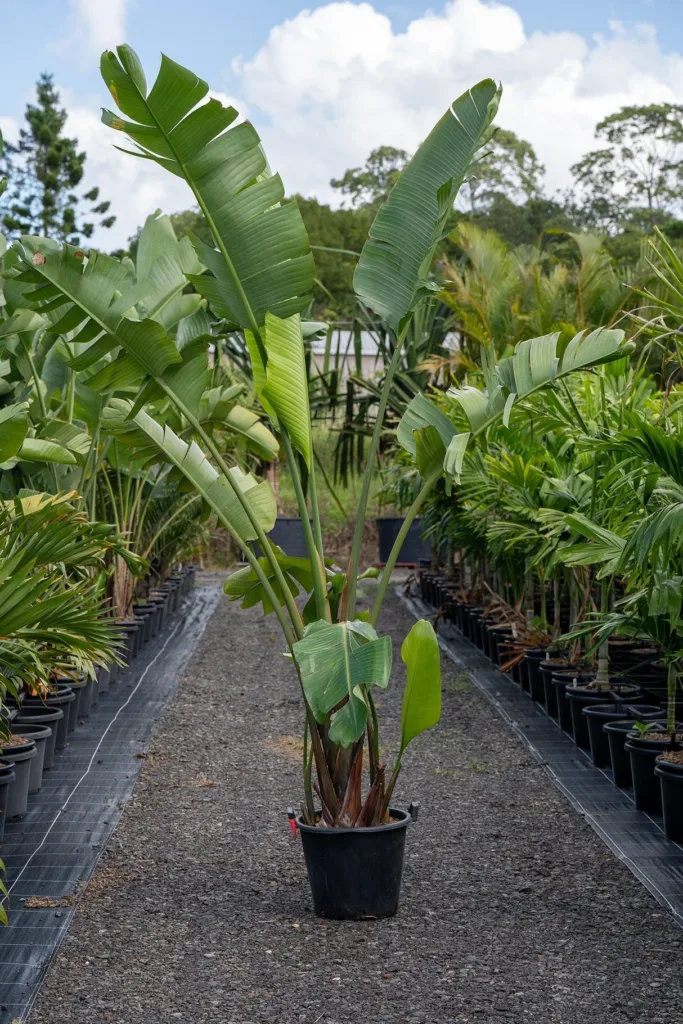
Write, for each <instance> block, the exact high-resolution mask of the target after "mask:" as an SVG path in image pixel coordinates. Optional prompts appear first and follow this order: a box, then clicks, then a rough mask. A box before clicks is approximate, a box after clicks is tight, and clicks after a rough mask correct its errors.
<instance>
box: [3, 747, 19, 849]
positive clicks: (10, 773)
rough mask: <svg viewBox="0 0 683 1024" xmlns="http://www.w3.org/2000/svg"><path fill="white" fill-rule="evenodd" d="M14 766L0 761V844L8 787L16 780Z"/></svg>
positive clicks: (5, 815) (8, 762) (5, 816)
mask: <svg viewBox="0 0 683 1024" xmlns="http://www.w3.org/2000/svg"><path fill="white" fill-rule="evenodd" d="M16 777H17V776H16V773H15V771H14V765H13V764H12V762H11V761H0V843H1V842H2V840H3V837H4V834H5V820H6V818H7V798H8V796H9V791H10V786H11V785H12V783H13V782H14V781H15V779H16Z"/></svg>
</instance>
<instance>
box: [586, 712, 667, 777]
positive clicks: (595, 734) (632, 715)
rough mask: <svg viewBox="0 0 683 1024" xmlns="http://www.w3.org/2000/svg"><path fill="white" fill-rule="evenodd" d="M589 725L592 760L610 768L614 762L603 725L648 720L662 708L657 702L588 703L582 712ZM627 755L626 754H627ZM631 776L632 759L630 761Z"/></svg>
mask: <svg viewBox="0 0 683 1024" xmlns="http://www.w3.org/2000/svg"><path fill="white" fill-rule="evenodd" d="M581 713H582V714H583V716H584V718H585V719H586V724H587V726H588V739H589V741H590V752H591V760H592V761H593V764H594V765H595V767H596V768H609V767H611V764H612V759H611V756H610V747H609V739H608V736H607V733H606V732H605V730H604V728H603V726H604V725H605V724H606V723H608V722H618V721H622V720H623V721H628V722H634V721H635V720H636V719H640V720H641V721H647V718H648V716H649V717H650V718H652V717H653V715H654V716H656V717H659V716H660V715H661V713H662V709H661V708H660V707H657V705H656V704H622V703H621V702H619V703H617V702H616V701H613V702H612V703H611V704H587V705H586V706H585V707H584V708H583V709H582V712H581ZM625 756H626V755H625ZM629 776H630V761H629Z"/></svg>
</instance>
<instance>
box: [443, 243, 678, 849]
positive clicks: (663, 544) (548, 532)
mask: <svg viewBox="0 0 683 1024" xmlns="http://www.w3.org/2000/svg"><path fill="white" fill-rule="evenodd" d="M652 265H653V268H654V270H656V272H657V274H658V282H659V284H658V288H657V290H652V291H650V292H648V293H646V294H645V295H644V298H645V299H646V303H647V311H645V310H641V312H640V313H639V319H640V323H639V325H638V326H639V328H640V332H641V338H642V339H643V341H642V342H641V344H640V349H639V354H638V359H637V360H636V361H635V362H633V361H629V360H624V361H622V362H614V363H612V364H610V365H608V366H606V367H604V368H603V369H602V370H599V371H597V372H596V373H595V374H594V375H593V378H592V380H589V379H588V378H585V379H583V380H582V379H578V378H577V379H575V380H574V381H573V382H572V383H570V384H569V385H568V386H567V387H566V388H565V389H563V391H562V392H559V393H557V394H555V395H554V396H553V403H552V404H549V403H547V404H545V405H544V406H541V405H536V406H535V407H530V412H531V416H529V417H528V418H526V419H521V418H515V417H513V418H512V419H511V421H510V424H509V426H508V427H507V428H505V429H502V430H501V429H499V430H492V431H489V435H488V447H487V451H486V452H485V453H484V452H480V453H473V454H471V455H468V456H467V457H466V459H465V462H464V465H463V470H462V483H461V487H460V490H459V493H458V497H457V501H453V500H452V499H451V498H449V496H447V495H446V494H445V493H440V494H438V495H436V496H435V498H434V499H433V501H432V503H431V506H430V507H429V508H428V509H427V510H426V511H425V513H424V520H425V522H426V523H427V525H428V528H429V529H430V531H431V533H432V536H433V538H434V539H436V540H437V541H438V543H439V545H441V546H442V547H443V546H445V547H447V548H448V549H449V551H450V559H449V561H450V564H451V570H452V572H451V577H452V578H448V574H447V578H446V580H445V582H444V581H443V579H442V578H441V577H439V579H434V580H430V578H429V577H428V576H426V577H425V578H424V580H423V584H424V587H425V588H427V590H428V591H429V595H430V596H431V598H432V599H435V600H436V601H437V603H438V604H439V606H443V609H444V614H445V615H447V616H449V617H450V618H452V620H453V621H454V622H455V623H456V624H457V625H458V627H459V628H460V629H461V630H462V632H463V633H464V634H465V635H466V636H467V637H468V638H469V639H471V640H473V641H474V642H475V643H478V644H479V645H480V646H482V647H483V648H484V649H485V650H486V652H487V653H489V654H490V655H491V657H492V659H493V660H494V661H495V662H496V663H498V664H500V665H501V667H502V668H503V669H504V670H505V671H508V672H509V673H510V674H511V676H512V677H513V678H514V679H515V680H516V681H517V682H518V683H519V684H520V685H522V686H523V687H524V689H526V690H527V691H528V692H529V694H530V697H531V698H532V699H534V700H536V701H538V702H539V703H540V704H542V706H544V707H545V708H546V710H547V712H548V714H549V715H550V716H551V717H553V718H555V719H557V721H558V723H559V725H560V726H561V727H562V728H563V729H565V730H566V731H568V732H569V733H570V734H571V735H573V737H574V739H575V741H576V742H577V744H578V745H579V746H580V747H583V748H585V749H586V750H590V753H591V756H592V759H593V761H594V763H595V764H596V766H598V767H600V768H610V769H611V770H612V772H613V779H614V781H615V784H617V785H620V786H622V785H629V786H630V785H633V788H634V798H635V803H636V806H637V807H638V808H639V809H641V810H644V811H647V812H649V813H653V812H660V811H662V809H663V813H664V827H665V830H666V833H667V835H668V836H669V837H670V838H671V839H674V840H675V841H680V840H681V838H683V817H682V815H681V806H682V805H683V800H682V799H681V798H682V796H683V789H681V786H682V785H683V756H682V755H681V747H680V740H681V733H680V732H679V728H680V726H679V724H678V719H679V718H680V717H681V714H680V707H681V694H680V691H679V679H680V673H681V667H682V662H681V658H682V657H683V644H682V640H683V629H682V627H681V609H682V598H683V593H682V590H681V575H680V564H681V539H682V534H681V508H683V504H682V502H681V499H682V498H683V492H682V491H681V486H682V484H683V478H682V477H681V469H680V467H681V455H682V454H683V423H682V422H681V418H680V409H681V402H680V395H681V389H680V386H679V385H678V384H677V383H676V373H675V367H676V366H678V367H680V365H681V364H680V358H679V353H678V351H677V348H676V344H677V342H676V341H674V342H672V341H671V338H672V331H675V330H676V329H677V328H678V326H679V325H680V322H681V314H683V308H682V307H681V306H680V298H679V296H680V294H681V284H682V283H683V273H682V271H683V266H682V265H681V263H680V261H679V260H678V258H677V256H676V254H675V252H674V250H673V249H672V248H671V247H670V246H669V245H668V243H666V241H665V240H664V239H662V238H660V239H659V240H658V241H657V242H656V243H655V244H654V245H653V248H652ZM645 312H647V316H646V315H645ZM643 327H645V330H643ZM674 337H675V335H674ZM657 351H659V353H660V360H661V358H662V354H663V356H664V362H665V364H666V365H668V366H669V369H670V370H671V369H672V368H673V369H674V373H673V374H672V376H671V377H670V379H669V380H668V382H667V384H666V386H665V387H661V386H658V383H657V378H656V377H655V376H654V375H653V374H652V373H651V372H649V367H651V366H652V360H653V354H654V353H656V352H657ZM453 563H455V566H456V567H457V568H454V566H453ZM435 587H436V589H434V588H435Z"/></svg>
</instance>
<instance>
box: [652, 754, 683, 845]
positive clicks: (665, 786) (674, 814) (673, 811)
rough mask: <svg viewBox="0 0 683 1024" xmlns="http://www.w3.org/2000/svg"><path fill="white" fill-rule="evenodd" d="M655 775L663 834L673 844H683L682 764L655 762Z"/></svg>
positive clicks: (658, 760) (659, 758) (660, 760)
mask: <svg viewBox="0 0 683 1024" xmlns="http://www.w3.org/2000/svg"><path fill="white" fill-rule="evenodd" d="M655 775H656V776H657V778H658V779H659V788H660V791H661V797H662V814H663V815H664V833H665V835H666V837H667V839H671V840H672V842H674V843H683V764H675V763H674V762H672V761H663V760H662V758H661V755H660V756H659V757H658V758H657V760H656V761H655Z"/></svg>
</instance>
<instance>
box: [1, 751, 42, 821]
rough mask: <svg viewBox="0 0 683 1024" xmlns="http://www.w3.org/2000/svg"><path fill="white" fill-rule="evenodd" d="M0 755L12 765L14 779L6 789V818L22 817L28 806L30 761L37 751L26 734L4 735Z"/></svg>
mask: <svg viewBox="0 0 683 1024" xmlns="http://www.w3.org/2000/svg"><path fill="white" fill-rule="evenodd" d="M0 742H1V743H2V746H1V747H0V757H1V758H2V759H3V760H4V761H10V762H11V763H12V764H13V765H14V775H15V778H14V781H13V782H10V784H9V786H8V790H7V807H6V810H5V813H6V815H7V820H8V821H9V820H10V819H11V818H22V817H23V816H24V815H25V814H26V810H27V807H28V790H29V785H30V780H31V761H32V760H33V758H34V757H36V756H37V754H38V751H37V750H36V745H35V743H34V742H33V740H31V739H29V738H28V736H19V735H12V736H5V737H3V739H2V740H1V741H0Z"/></svg>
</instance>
